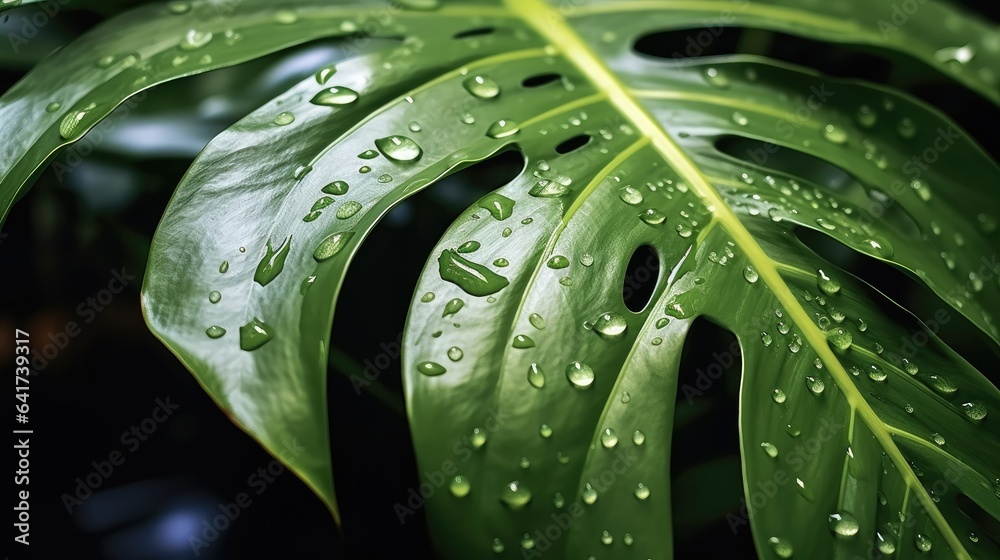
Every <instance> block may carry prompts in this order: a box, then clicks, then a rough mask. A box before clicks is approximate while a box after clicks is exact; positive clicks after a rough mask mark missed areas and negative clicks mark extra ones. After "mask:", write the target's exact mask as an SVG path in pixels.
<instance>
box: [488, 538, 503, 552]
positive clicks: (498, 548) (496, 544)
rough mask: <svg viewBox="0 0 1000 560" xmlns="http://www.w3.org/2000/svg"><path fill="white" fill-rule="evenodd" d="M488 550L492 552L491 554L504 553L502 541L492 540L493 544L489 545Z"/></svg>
mask: <svg viewBox="0 0 1000 560" xmlns="http://www.w3.org/2000/svg"><path fill="white" fill-rule="evenodd" d="M490 548H491V549H492V550H493V552H496V553H497V554H500V553H501V552H503V551H504V545H503V541H501V540H500V539H499V538H495V539H493V544H491V545H490Z"/></svg>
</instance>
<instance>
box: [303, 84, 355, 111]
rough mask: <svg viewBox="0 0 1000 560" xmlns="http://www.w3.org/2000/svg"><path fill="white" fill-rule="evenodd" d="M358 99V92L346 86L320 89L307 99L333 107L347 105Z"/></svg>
mask: <svg viewBox="0 0 1000 560" xmlns="http://www.w3.org/2000/svg"><path fill="white" fill-rule="evenodd" d="M357 100H358V92H356V91H354V90H353V89H351V88H347V87H331V88H327V89H324V90H321V91H320V92H319V93H317V94H316V95H314V96H313V97H312V99H310V100H309V102H310V103H312V104H313V105H320V106H324V107H333V106H336V105H349V104H351V103H354V102H355V101H357Z"/></svg>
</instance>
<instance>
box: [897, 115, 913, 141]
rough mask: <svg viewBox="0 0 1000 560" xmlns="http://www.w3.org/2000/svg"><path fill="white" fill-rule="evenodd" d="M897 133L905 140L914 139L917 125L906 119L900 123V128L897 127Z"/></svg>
mask: <svg viewBox="0 0 1000 560" xmlns="http://www.w3.org/2000/svg"><path fill="white" fill-rule="evenodd" d="M896 132H898V133H899V135H900V136H902V137H903V138H907V139H909V138H913V137H914V136H916V134H917V125H916V124H914V123H913V121H912V120H911V119H909V118H905V119H903V120H901V121H899V126H897V127H896Z"/></svg>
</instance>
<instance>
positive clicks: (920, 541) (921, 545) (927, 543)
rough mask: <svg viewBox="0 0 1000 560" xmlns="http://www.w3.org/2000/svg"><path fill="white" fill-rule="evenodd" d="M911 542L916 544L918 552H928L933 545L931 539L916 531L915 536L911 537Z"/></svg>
mask: <svg viewBox="0 0 1000 560" xmlns="http://www.w3.org/2000/svg"><path fill="white" fill-rule="evenodd" d="M913 543H914V544H915V545H917V550H919V551H920V552H930V551H931V547H932V545H933V543H931V539H930V538H928V537H927V535H925V534H923V533H917V536H916V538H914V539H913Z"/></svg>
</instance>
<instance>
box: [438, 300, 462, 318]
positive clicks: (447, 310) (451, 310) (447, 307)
mask: <svg viewBox="0 0 1000 560" xmlns="http://www.w3.org/2000/svg"><path fill="white" fill-rule="evenodd" d="M463 307H465V302H464V301H462V300H461V299H459V298H455V299H453V300H451V301H449V302H448V303H446V304H444V313H442V314H441V317H449V316H451V315H454V314H456V313H458V312H459V311H461V310H462V308H463Z"/></svg>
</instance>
